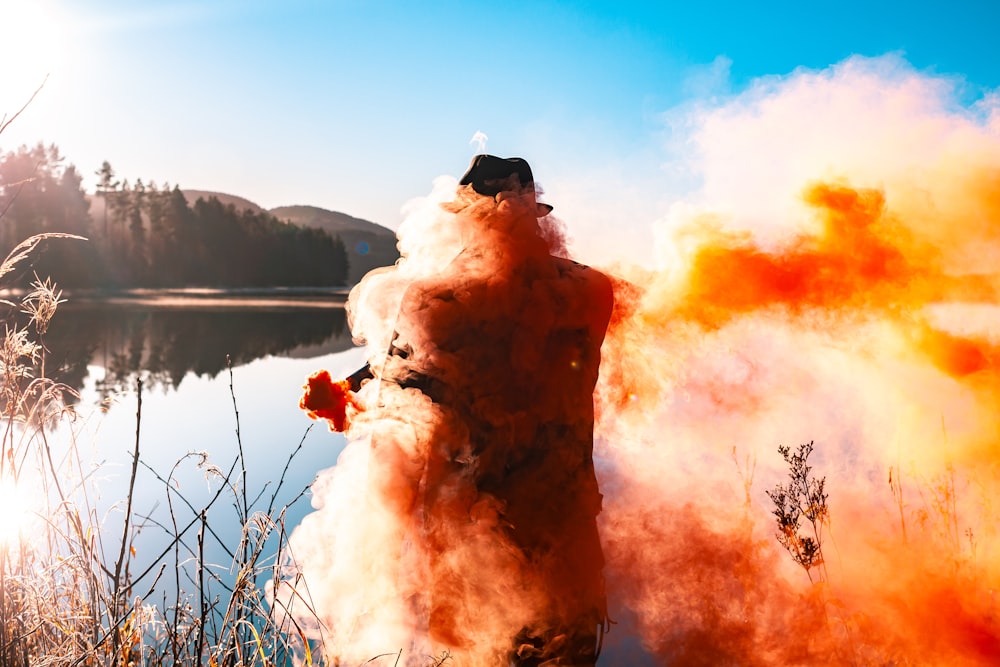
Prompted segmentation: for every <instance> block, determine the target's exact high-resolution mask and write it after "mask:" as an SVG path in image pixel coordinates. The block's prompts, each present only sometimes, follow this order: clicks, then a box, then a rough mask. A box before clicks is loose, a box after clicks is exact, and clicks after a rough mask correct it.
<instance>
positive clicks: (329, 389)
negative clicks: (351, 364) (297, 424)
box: [299, 370, 360, 433]
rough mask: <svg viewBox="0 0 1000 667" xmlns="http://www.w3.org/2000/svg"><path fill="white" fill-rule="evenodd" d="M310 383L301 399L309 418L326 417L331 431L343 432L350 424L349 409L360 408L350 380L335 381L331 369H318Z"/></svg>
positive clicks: (301, 406) (355, 409)
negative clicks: (331, 375)
mask: <svg viewBox="0 0 1000 667" xmlns="http://www.w3.org/2000/svg"><path fill="white" fill-rule="evenodd" d="M307 382H308V384H306V385H305V386H303V387H302V388H303V389H305V390H306V391H305V394H303V395H302V398H301V399H300V400H299V407H300V408H301V409H303V410H305V411H306V413H307V414H308V415H309V419H325V420H326V421H327V423H328V424H329V426H330V430H331V431H336V432H338V433H343V432H344V431H346V430H347V428H348V427H349V426H350V421H349V420H348V416H347V409H348V407H350V408H351V409H352V410H354V411H357V410H358V409H360V406H359V405H358V403H357V402H356V401H355V400H354V392H352V391H351V385H350V382H348V381H347V380H340V381H338V382H334V381H333V379H332V378H331V377H330V373H329V371H325V370H320V371H316V372H315V373H313V374H312V375H310V376H309V379H308V381H307Z"/></svg>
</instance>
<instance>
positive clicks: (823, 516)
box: [765, 441, 830, 581]
mask: <svg viewBox="0 0 1000 667" xmlns="http://www.w3.org/2000/svg"><path fill="white" fill-rule="evenodd" d="M813 446H814V443H813V441H809V442H807V443H805V444H802V445H799V446H798V449H797V450H796V451H795V453H792V451H791V448H790V447H788V446H787V445H782V446H780V447H778V452H779V453H780V454H781V456H782V458H783V459H785V463H787V464H788V479H789V481H788V483H787V484H778V485H776V486H775V487H774V489H772V490H770V491H765V493H767V496H768V498H770V499H771V502H773V503H774V510H773V511H772V514H774V518H775V521H776V523H777V524H778V534H777V538H778V543H779V544H781V546H783V547H784V548H785V550H786V551H788V553H789V554H791V556H792V558H793V559H794V560H795V562H796V563H798V564H799V565H801V566H802V568H803V569H804V570H805V571H806V575H807V576H808V577H809V581H813V575H812V570H813V568H816V569H817V570H818V572H819V580H820V581H826V580H827V576H826V566H825V562H824V560H823V527H824V526H825V525H827V523H828V522H829V520H830V512H829V508H828V507H827V504H826V501H827V497H828V494H827V493H826V477H820V478H816V477H815V476H813V474H812V466H810V465H809V462H808V461H809V455H810V454H811V453H812V451H813ZM803 518H804V519H805V520H806V521H807V522H808V523H809V526H810V527H811V529H812V531H811V532H812V535H804V534H802V533H801V532H800V531H801V530H802V519H803Z"/></svg>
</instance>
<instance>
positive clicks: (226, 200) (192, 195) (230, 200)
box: [184, 190, 264, 213]
mask: <svg viewBox="0 0 1000 667" xmlns="http://www.w3.org/2000/svg"><path fill="white" fill-rule="evenodd" d="M211 197H215V198H216V199H218V200H219V202H221V203H222V205H223V206H229V205H230V204H232V205H233V206H235V207H236V210H238V211H245V210H247V209H250V210H251V211H253V212H254V213H264V209H263V208H261V207H260V206H258V205H257V204H254V203H253V202H252V201H250V200H249V199H244V198H243V197H237V196H236V195H227V194H225V193H223V192H210V191H209V190H184V198H185V199H187V202H188V206H194V203H195V202H196V201H198V200H199V199H209V198H211Z"/></svg>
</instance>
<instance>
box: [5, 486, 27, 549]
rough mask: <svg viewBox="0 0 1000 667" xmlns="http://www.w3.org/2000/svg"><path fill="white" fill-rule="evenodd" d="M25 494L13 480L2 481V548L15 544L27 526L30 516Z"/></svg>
mask: <svg viewBox="0 0 1000 667" xmlns="http://www.w3.org/2000/svg"><path fill="white" fill-rule="evenodd" d="M30 513H31V511H30V508H29V503H28V502H27V497H26V495H25V493H24V492H23V491H22V490H21V489H18V487H17V484H15V482H14V480H13V478H11V477H10V476H4V477H3V478H2V479H0V546H10V545H12V544H15V543H16V542H17V541H18V539H19V538H20V537H21V534H22V532H23V531H24V528H25V527H26V526H27V523H28V517H29V516H30Z"/></svg>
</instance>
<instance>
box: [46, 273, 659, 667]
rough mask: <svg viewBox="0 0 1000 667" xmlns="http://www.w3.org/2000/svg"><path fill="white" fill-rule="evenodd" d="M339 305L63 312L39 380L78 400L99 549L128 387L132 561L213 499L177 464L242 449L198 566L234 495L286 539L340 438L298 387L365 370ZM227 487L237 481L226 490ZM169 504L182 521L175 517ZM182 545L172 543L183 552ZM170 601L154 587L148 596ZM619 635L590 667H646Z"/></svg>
mask: <svg viewBox="0 0 1000 667" xmlns="http://www.w3.org/2000/svg"><path fill="white" fill-rule="evenodd" d="M342 304H343V294H338V293H330V294H328V295H325V296H317V295H315V294H283V295H277V296H276V295H274V294H268V295H261V294H255V293H247V294H243V295H240V296H239V297H237V298H236V299H232V298H227V297H224V296H223V295H220V294H216V293H213V292H212V291H197V292H190V291H186V292H184V293H176V294H165V293H146V294H143V293H139V294H135V293H133V294H130V295H129V296H128V297H124V298H116V299H107V298H102V299H96V298H95V299H88V298H81V299H73V300H71V301H69V302H67V303H65V304H62V305H61V306H60V307H59V311H58V312H57V314H56V317H55V319H54V320H53V322H52V325H51V327H50V330H49V332H48V334H46V336H45V339H44V342H45V344H46V347H47V348H48V350H49V351H48V353H47V355H46V373H47V375H49V376H51V377H55V378H56V379H58V380H60V381H61V382H64V383H66V384H67V385H69V386H71V387H73V388H74V389H76V390H77V391H78V392H79V398H78V399H77V400H76V401H75V403H76V409H77V412H78V414H79V420H78V422H77V425H76V429H75V431H76V432H77V438H76V442H75V445H74V446H75V447H76V448H77V449H78V450H79V452H80V455H81V459H82V460H83V461H84V468H85V469H89V470H92V471H93V473H92V476H93V481H94V485H95V486H96V488H97V489H98V490H99V496H98V497H96V498H94V504H95V505H96V506H97V508H98V511H99V513H100V514H101V515H102V516H106V523H107V525H108V526H110V527H111V533H110V538H105V539H109V541H110V542H111V543H113V542H114V541H115V540H116V539H117V535H120V526H121V517H122V513H121V511H120V508H121V506H122V503H123V498H124V496H125V494H126V491H127V489H128V479H129V473H130V469H131V462H132V452H133V449H134V447H135V440H136V419H137V415H136V413H137V409H138V405H139V401H138V395H137V392H136V380H137V379H140V378H141V379H142V380H143V389H142V396H141V399H142V403H141V406H142V407H141V420H140V428H139V443H140V460H141V463H142V465H141V466H140V468H139V470H138V474H137V478H136V484H135V494H134V509H135V511H136V513H137V515H140V516H146V517H148V519H146V520H145V521H144V524H145V525H144V526H143V528H142V530H141V532H140V534H139V536H138V539H137V541H136V547H137V554H136V562H137V563H139V564H140V565H145V564H146V563H151V562H153V561H154V560H155V559H156V558H157V557H158V556H159V555H160V554H161V553H162V552H163V550H164V548H165V547H166V546H167V545H169V537H168V535H167V531H166V530H164V529H163V528H162V527H161V526H162V525H170V524H171V523H172V521H174V520H176V521H177V524H178V525H181V526H183V525H185V524H186V523H188V522H190V521H191V520H193V519H194V518H196V516H197V513H196V511H197V510H198V509H200V508H201V507H202V506H203V505H204V504H206V503H207V502H208V501H209V500H210V499H211V498H212V496H213V495H214V494H215V493H216V491H217V490H218V488H219V479H218V477H217V476H213V475H212V474H210V467H209V466H206V465H205V461H204V460H203V458H202V456H201V455H200V454H197V455H192V456H189V454H190V453H199V452H204V453H205V456H207V462H208V464H210V465H211V464H214V465H215V466H218V467H219V468H220V469H222V470H228V469H229V468H230V466H231V465H232V464H233V462H234V461H235V460H236V458H237V456H238V454H239V451H240V444H242V449H243V453H244V456H245V460H246V484H245V487H239V488H238V489H237V491H236V493H235V495H234V494H233V493H228V492H227V493H225V494H224V495H223V497H221V498H220V500H219V501H218V502H217V503H216V504H215V505H214V506H213V507H212V509H211V510H210V512H209V515H208V522H209V524H210V525H212V526H213V529H214V531H215V536H216V537H215V538H214V539H213V538H208V539H207V540H206V545H205V555H206V561H208V562H211V563H216V564H217V565H216V568H215V571H216V573H217V574H218V575H219V576H220V578H221V579H223V580H231V578H232V577H231V574H230V573H229V572H228V568H229V564H230V563H231V561H232V558H231V556H230V554H231V552H232V550H234V549H235V548H236V545H237V544H238V543H239V539H240V535H241V529H242V525H241V521H240V520H239V516H238V513H237V511H236V509H235V504H236V502H237V501H236V499H237V498H239V497H241V496H242V491H243V488H245V489H246V491H247V494H248V497H249V498H250V499H251V501H252V500H253V498H255V497H258V495H259V500H258V501H257V502H256V503H255V507H256V508H257V509H267V506H268V505H269V504H271V503H272V497H273V504H274V505H275V506H277V507H281V506H283V505H285V504H287V503H290V502H293V501H295V502H294V504H292V505H291V507H290V508H289V509H288V512H287V514H286V516H285V525H286V528H287V530H288V531H291V529H292V528H293V527H294V526H295V525H297V524H298V523H299V521H300V520H301V518H302V516H304V515H305V514H306V513H308V512H309V511H311V506H310V504H309V501H310V499H309V496H308V493H306V494H305V495H302V494H303V491H304V490H305V489H306V488H307V487H308V485H309V484H310V483H311V482H312V480H313V478H314V477H315V475H316V473H317V472H318V471H320V470H322V469H324V468H327V467H329V466H332V465H334V464H335V462H336V459H337V456H338V454H339V453H340V451H341V449H342V448H343V446H344V444H345V441H344V438H343V437H342V436H341V435H339V434H335V433H331V432H330V431H329V430H328V429H327V428H326V426H325V424H318V423H315V422H312V421H311V420H309V419H308V418H307V417H306V415H305V414H304V413H303V412H302V411H301V410H300V409H299V407H298V401H299V397H300V396H301V393H302V385H303V384H304V382H305V379H306V378H307V377H308V376H309V375H310V374H312V373H313V372H314V371H316V370H318V369H320V368H326V369H328V370H329V371H330V373H331V374H332V375H333V377H335V378H336V377H343V376H346V375H347V374H349V373H350V372H352V371H354V370H356V369H357V368H358V367H360V366H361V365H362V364H363V363H364V353H363V350H361V349H359V348H356V347H355V346H354V344H353V342H352V340H351V336H350V332H349V331H348V327H347V320H346V316H345V312H344V310H343V307H342ZM227 357H228V359H229V360H231V363H227ZM230 369H231V370H230ZM234 398H235V407H234ZM237 412H238V427H239V439H237ZM293 453H294V456H293ZM199 464H200V465H199ZM286 466H287V470H286ZM282 477H283V478H284V480H283V484H282V486H281V488H280V489H279V488H277V485H278V483H279V480H281V479H282ZM239 478H240V474H239V470H238V469H237V474H236V475H235V476H234V477H233V478H232V479H234V480H236V481H239ZM167 480H169V483H170V488H171V496H170V497H169V498H168V494H167V490H166V481H167ZM181 496H183V498H184V499H186V500H187V501H188V502H189V503H190V505H191V507H193V508H194V509H191V508H189V507H187V506H185V504H184V503H183V502H182V501H181ZM168 500H170V501H171V502H170V503H168ZM171 504H172V506H171ZM171 515H173V517H172V518H171ZM195 532H196V531H195V530H192V531H190V532H189V534H188V537H187V538H186V540H185V546H186V548H187V549H189V550H191V552H192V553H193V551H194V549H195V536H194V533H195ZM272 544H274V543H273V541H272ZM170 558H173V556H172V555H171V556H170V557H168V559H167V560H170ZM182 560H183V559H182ZM171 562H172V561H171ZM190 577H191V574H190V573H186V574H184V575H183V577H182V578H181V586H182V587H184V588H185V590H187V591H188V592H190V591H193V590H195V589H194V585H195V584H194V582H193V581H192V580H191V579H190ZM151 578H152V577H150V579H151ZM185 578H187V580H186V581H185ZM164 582H165V583H173V582H174V578H173V577H172V575H168V577H167V578H166V579H165V580H164ZM147 585H148V584H144V585H142V586H138V587H137V590H139V591H140V592H141V591H144V590H145V588H146V586H147ZM169 591H170V589H169V586H166V585H161V586H160V587H159V589H158V591H157V592H158V594H162V592H167V593H168V595H169ZM614 613H615V612H613V614H614ZM623 615H624V612H620V613H618V614H617V618H616V620H619V621H622V620H627V619H625V618H623ZM626 625H628V623H622V624H621V625H619V626H617V627H616V628H615V630H614V631H612V633H611V634H610V635H609V636H608V641H609V645H608V646H607V648H606V653H605V657H603V658H602V659H601V664H624V663H623V662H622V661H625V662H628V663H629V664H636V665H641V664H652V663H651V662H647V661H648V656H647V655H645V653H644V652H643V651H642V650H641V649H640V648H639V646H638V644H637V642H636V641H635V639H634V637H632V638H630V637H629V636H628V634H629V633H628V632H627V631H625V632H623V630H624V626H626Z"/></svg>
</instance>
